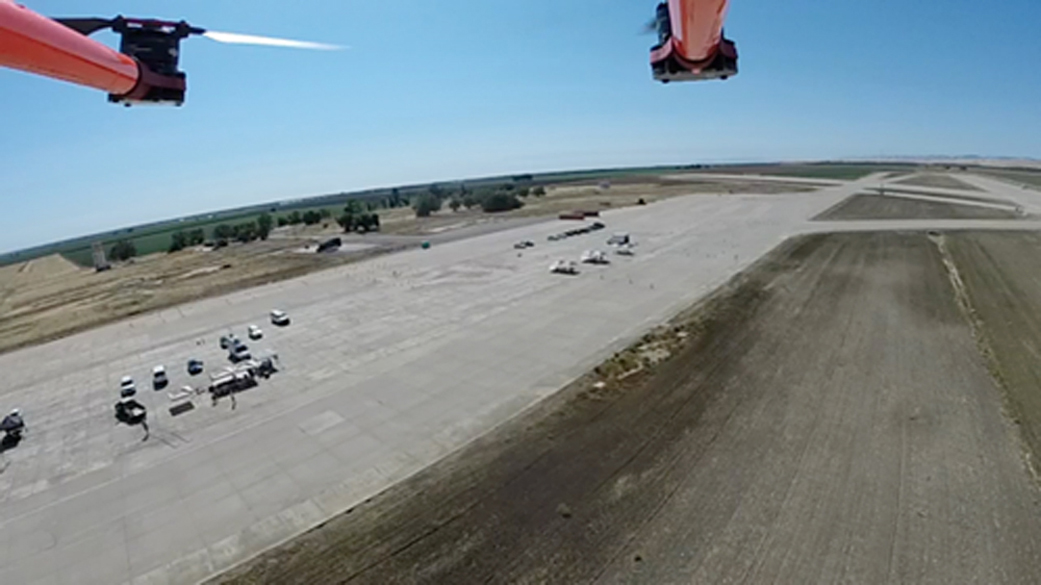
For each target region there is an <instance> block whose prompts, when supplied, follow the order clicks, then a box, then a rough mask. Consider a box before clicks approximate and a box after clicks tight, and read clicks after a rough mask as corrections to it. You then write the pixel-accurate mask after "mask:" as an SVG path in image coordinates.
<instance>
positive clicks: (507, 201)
mask: <svg viewBox="0 0 1041 585" xmlns="http://www.w3.org/2000/svg"><path fill="white" fill-rule="evenodd" d="M545 195H546V188H545V187H543V186H542V185H536V186H535V187H529V186H526V185H522V186H518V185H516V184H514V183H505V184H502V185H498V186H484V187H478V188H476V189H471V188H469V187H467V185H466V184H465V183H461V184H459V185H458V186H455V187H444V186H441V185H431V186H430V187H429V188H428V189H427V192H426V193H421V194H419V195H417V196H415V197H414V198H413V199H412V209H413V210H415V212H416V217H429V216H430V214H432V213H434V212H437V211H440V210H441V208H442V206H443V205H444V204H445V203H446V202H447V204H448V207H449V209H451V210H452V211H459V209H460V208H462V207H465V208H466V209H468V210H469V209H473V208H475V207H477V208H480V209H481V211H484V212H486V213H498V212H502V211H510V210H513V209H520V208H521V207H524V200H525V199H527V198H528V197H530V196H534V197H545Z"/></svg>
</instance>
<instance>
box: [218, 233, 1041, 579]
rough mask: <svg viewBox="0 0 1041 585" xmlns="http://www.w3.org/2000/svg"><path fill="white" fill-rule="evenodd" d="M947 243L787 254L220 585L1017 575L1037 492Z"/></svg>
mask: <svg viewBox="0 0 1041 585" xmlns="http://www.w3.org/2000/svg"><path fill="white" fill-rule="evenodd" d="M966 241H967V242H972V241H973V240H971V239H969V240H966ZM984 245H987V244H986V243H985V244H984ZM952 246H953V245H952ZM943 250H944V247H943V246H942V245H939V244H937V243H936V242H934V241H933V239H930V238H929V237H927V236H926V235H925V234H908V233H875V234H871V233H855V234H830V235H813V236H806V237H802V238H797V239H794V240H790V241H788V242H786V243H784V244H782V245H781V246H780V247H779V248H778V249H776V250H775V251H774V252H772V253H771V254H769V255H767V256H766V257H765V258H763V259H762V260H760V261H759V262H758V263H757V264H756V265H754V266H753V267H752V268H751V269H750V270H748V271H746V273H744V274H743V275H740V276H738V277H736V278H735V279H733V280H732V281H731V282H730V283H729V284H728V285H727V286H725V287H723V288H722V289H721V290H719V291H717V292H716V293H715V294H714V295H713V296H712V297H710V298H709V299H708V300H707V301H705V302H703V303H702V304H701V305H700V306H698V307H695V308H694V309H692V310H691V311H690V312H689V313H688V314H686V315H682V316H680V317H679V318H677V319H676V320H675V321H674V322H673V323H672V324H670V325H668V326H665V327H661V328H659V329H658V330H656V331H655V332H654V333H652V334H649V335H647V336H646V337H644V338H643V339H642V340H641V341H640V342H639V343H638V344H636V345H635V346H633V347H632V348H630V349H629V350H626V351H624V352H622V353H620V354H618V355H616V356H615V357H614V358H613V359H612V360H610V361H609V362H607V363H605V364H602V365H601V366H600V367H598V368H597V369H596V370H595V371H594V372H592V373H590V374H589V375H588V376H586V377H585V378H583V379H580V380H578V381H577V382H575V383H574V384H572V385H571V386H569V387H568V388H566V389H565V390H563V391H561V392H560V393H558V394H555V395H554V396H552V397H550V398H549V399H547V400H545V401H543V402H542V403H540V404H539V405H538V406H537V407H535V408H534V409H532V410H531V411H529V412H527V413H526V414H524V415H522V416H520V417H518V418H516V419H514V420H512V421H510V422H508V423H506V424H505V425H503V426H501V427H500V428H499V429H497V430H496V431H494V432H493V433H491V434H489V435H486V436H485V437H484V438H482V439H480V440H479V441H477V442H475V443H473V444H471V445H470V446H468V447H467V448H465V449H463V450H461V451H460V452H457V453H456V454H454V455H452V456H450V457H448V458H446V459H444V460H442V461H441V462H440V463H438V464H436V465H434V466H433V467H431V468H428V469H427V470H425V471H423V472H421V473H419V474H417V475H416V476H413V477H412V478H410V479H409V480H406V481H405V482H402V483H400V484H398V485H397V486H395V487H393V488H391V489H390V490H388V491H386V492H384V493H383V494H381V495H379V496H377V497H375V498H373V499H371V500H369V501H367V502H366V503H364V504H362V505H359V506H357V507H356V508H354V509H353V510H351V511H349V512H348V513H346V514H344V515H341V516H339V517H336V518H334V519H332V520H330V521H329V522H327V523H326V524H325V525H323V526H321V527H319V528H317V529H315V530H313V531H311V532H309V533H307V534H305V535H303V536H301V537H299V538H297V539H295V540H293V541H291V542H289V543H287V544H286V545H283V546H281V547H278V548H276V549H273V550H271V551H269V552H268V553H265V554H264V555H262V556H261V557H259V558H257V559H255V560H254V561H253V562H251V563H249V564H246V565H244V566H241V567H239V568H238V569H236V570H234V571H232V572H230V573H228V574H226V575H224V576H223V577H220V578H218V579H217V580H216V581H217V582H220V583H225V584H245V583H280V584H281V583H301V584H304V583H306V584H319V583H379V584H392V583H585V582H604V583H619V582H624V583H652V584H657V583H678V582H683V583H735V582H748V583H760V582H779V583H838V582H849V583H1032V582H1035V580H1036V576H1037V575H1038V574H1039V572H1041V558H1039V556H1038V553H1037V551H1038V550H1041V502H1039V493H1038V489H1037V486H1036V485H1035V484H1034V483H1033V482H1032V481H1031V478H1030V476H1029V475H1028V474H1027V473H1026V471H1025V469H1024V466H1023V460H1022V458H1021V455H1020V452H1019V449H1018V445H1017V442H1016V440H1015V436H1016V433H1015V429H1014V427H1013V425H1012V424H1010V423H1009V422H1008V421H1007V420H1006V419H1005V418H1004V416H1003V415H1002V411H1001V393H1000V390H999V388H998V387H997V386H996V385H995V383H994V381H993V379H992V378H991V376H990V373H989V372H988V367H987V366H988V361H987V360H986V359H985V358H984V357H983V356H981V354H980V352H979V350H978V347H977V343H976V340H975V339H974V337H973V327H971V326H970V322H971V320H970V319H968V318H967V317H966V314H967V311H965V310H964V309H963V308H962V305H961V304H960V303H959V302H958V301H957V299H958V296H957V294H956V291H957V289H956V287H955V286H953V285H952V282H953V281H954V280H953V279H952V278H951V276H950V273H949V271H948V269H947V264H946V263H945V261H944V260H945V258H947V256H945V254H944V252H943ZM954 254H955V256H956V257H957V256H958V255H959V254H961V252H955V253H954ZM966 257H967V256H966ZM973 261H975V260H969V262H973ZM1009 261H1011V260H1009ZM984 262H987V260H984ZM963 271H964V272H966V273H969V272H972V269H971V268H965V269H963ZM981 274H984V275H985V274H986V272H981ZM967 278H969V279H970V280H971V278H972V277H967ZM995 298H996V297H995ZM996 299H997V298H996ZM1038 299H1041V297H1037V296H1036V295H1035V298H1034V300H1033V301H1032V302H1034V303H1037V302H1041V301H1038ZM993 305H994V308H993V311H995V313H994V314H995V315H996V317H995V318H997V319H1005V320H1008V319H1010V318H1012V316H1013V315H1015V314H1016V313H1015V311H1016V309H1017V307H1015V306H1008V305H1002V303H1000V302H995V303H993Z"/></svg>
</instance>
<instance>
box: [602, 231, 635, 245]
mask: <svg viewBox="0 0 1041 585" xmlns="http://www.w3.org/2000/svg"><path fill="white" fill-rule="evenodd" d="M630 243H632V242H631V240H630V238H629V234H626V233H617V234H614V235H613V236H611V237H610V238H608V240H607V245H608V246H621V245H622V244H630Z"/></svg>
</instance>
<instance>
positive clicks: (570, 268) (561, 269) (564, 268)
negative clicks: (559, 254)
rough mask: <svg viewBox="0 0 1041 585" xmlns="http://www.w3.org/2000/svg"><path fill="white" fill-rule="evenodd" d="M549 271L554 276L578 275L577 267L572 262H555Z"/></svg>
mask: <svg viewBox="0 0 1041 585" xmlns="http://www.w3.org/2000/svg"><path fill="white" fill-rule="evenodd" d="M549 271H550V272H552V273H554V274H578V265H577V264H575V262H574V261H572V260H557V261H556V262H554V263H553V264H551V265H550V267H549Z"/></svg>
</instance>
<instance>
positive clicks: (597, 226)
mask: <svg viewBox="0 0 1041 585" xmlns="http://www.w3.org/2000/svg"><path fill="white" fill-rule="evenodd" d="M605 227H607V226H606V225H604V224H602V223H600V222H599V221H594V222H593V224H592V225H590V226H589V229H591V230H602V229H604V228H605Z"/></svg>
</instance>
